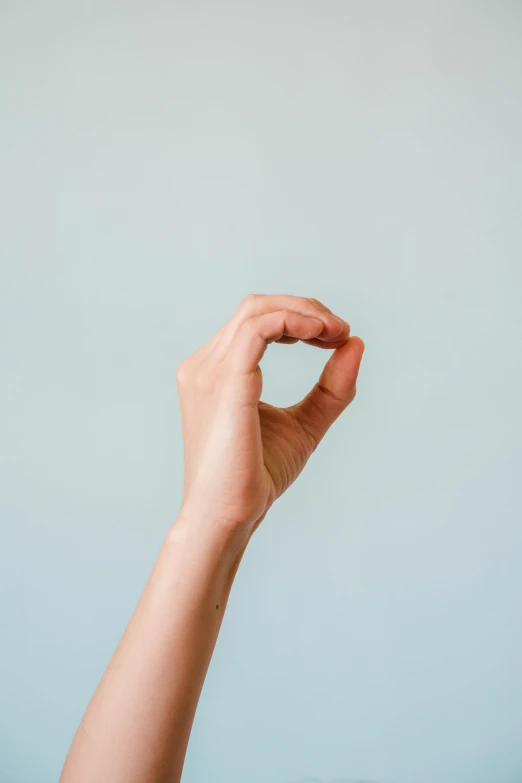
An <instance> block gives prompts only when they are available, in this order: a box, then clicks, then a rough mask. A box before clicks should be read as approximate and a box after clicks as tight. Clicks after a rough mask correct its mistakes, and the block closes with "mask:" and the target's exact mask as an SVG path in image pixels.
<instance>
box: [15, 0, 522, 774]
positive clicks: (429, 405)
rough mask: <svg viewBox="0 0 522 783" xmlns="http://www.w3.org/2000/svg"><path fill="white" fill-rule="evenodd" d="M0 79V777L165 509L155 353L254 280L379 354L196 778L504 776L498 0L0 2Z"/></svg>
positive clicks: (318, 464)
mask: <svg viewBox="0 0 522 783" xmlns="http://www.w3.org/2000/svg"><path fill="white" fill-rule="evenodd" d="M0 95H1V105H0V138H1V148H0V165H1V185H0V188H1V194H0V199H1V205H0V206H1V224H2V226H1V235H0V258H1V285H0V318H1V337H0V349H1V361H0V367H1V385H0V397H1V400H0V402H1V412H2V436H1V443H0V449H1V452H0V458H1V500H0V503H1V523H2V527H1V534H2V542H1V555H0V558H1V562H0V565H1V574H2V591H1V597H0V612H1V629H2V637H3V640H2V645H1V656H2V666H1V670H0V678H1V682H0V686H1V694H2V696H1V707H0V722H1V726H0V736H1V740H0V743H1V747H0V779H1V780H2V782H4V781H6V782H7V783H19V782H22V781H23V783H29V782H30V783H36V782H37V781H38V783H51V781H56V780H57V778H58V774H59V770H60V768H61V765H62V762H63V759H64V756H65V754H66V751H67V748H68V745H69V743H70V740H71V738H72V735H73V733H74V731H75V729H76V726H77V724H78V721H79V719H80V717H81V714H82V712H83V710H84V708H85V706H86V704H87V702H88V700H89V698H90V696H91V694H92V691H93V689H94V687H95V686H96V684H97V682H98V679H99V677H100V676H101V673H102V671H103V669H104V668H105V666H106V664H107V662H108V660H109V658H110V655H111V654H112V651H113V649H114V647H115V645H116V643H117V641H118V639H119V637H120V635H121V633H122V631H123V629H124V627H125V625H126V622H127V620H128V618H129V616H130V613H131V612H132V609H133V607H134V605H135V603H136V600H137V598H138V596H139V594H140V591H141V589H142V587H143V585H144V582H145V580H146V577H147V574H148V572H149V570H150V568H151V566H152V563H153V561H154V558H155V555H156V553H157V551H158V548H159V546H160V544H161V542H162V539H163V536H164V533H165V531H166V530H167V528H168V526H169V524H170V523H171V522H172V521H173V519H174V518H175V515H176V513H177V510H178V505H179V500H180V496H181V482H182V459H181V454H182V451H181V449H182V445H181V436H180V423H179V418H178V410H177V399H176V390H175V371H176V367H177V364H178V363H179V362H180V360H181V359H182V358H183V357H184V356H185V355H187V353H189V352H192V351H193V350H194V349H196V348H197V347H198V346H199V345H200V344H201V342H202V341H204V340H206V339H208V337H209V336H210V335H211V334H212V333H213V332H214V331H215V330H216V329H217V328H218V327H219V326H220V325H221V323H222V322H223V320H224V319H226V318H227V317H228V316H229V315H230V313H231V312H232V310H234V309H235V308H236V306H237V305H238V303H239V302H240V300H241V299H242V298H243V296H244V295H245V294H247V293H249V292H256V293H269V292H288V293H296V294H301V295H307V296H315V297H317V298H320V299H322V300H323V301H324V302H325V303H326V304H327V305H329V306H330V307H331V308H333V309H334V310H336V311H338V312H339V313H341V314H342V315H343V316H345V317H346V318H347V319H348V320H349V321H350V323H351V324H352V330H353V332H354V333H356V334H360V335H361V336H362V337H363V338H364V339H365V341H366V346H367V349H366V354H365V357H364V362H363V368H362V373H361V380H360V384H359V394H358V396H357V399H356V401H355V403H354V405H353V407H352V408H351V409H350V410H349V412H348V413H347V414H346V415H345V416H344V417H343V418H342V420H341V421H340V422H339V423H338V425H337V426H336V427H335V428H334V429H332V430H331V431H330V432H329V434H328V436H327V437H326V439H325V441H324V443H323V444H322V447H321V449H320V450H318V451H317V452H316V453H315V454H314V456H313V457H312V460H311V463H310V465H309V466H308V469H307V471H306V474H305V477H303V478H302V480H301V481H299V482H298V483H297V484H296V485H294V486H293V487H292V488H291V490H290V491H289V492H288V494H287V495H286V496H285V497H284V498H283V499H282V500H281V501H280V502H279V503H278V505H277V507H275V508H274V509H273V511H272V512H271V514H270V515H269V517H268V518H267V520H266V521H265V523H264V524H263V526H262V528H261V529H260V530H259V531H258V533H256V535H255V538H254V539H253V541H252V544H251V546H250V548H249V550H248V551H247V553H246V556H245V559H244V561H243V563H242V566H241V568H240V571H239V574H238V578H237V582H236V584H235V587H234V591H233V595H232V598H231V601H230V604H229V608H228V612H227V615H226V618H225V622H224V626H223V630H222V634H221V637H220V639H219V642H218V646H217V650H216V655H215V658H214V660H213V662H212V665H211V669H210V671H209V675H208V678H207V682H206V685H205V689H204V693H203V696H202V699H201V702H200V708H199V711H198V714H197V718H196V722H195V725H194V731H193V735H192V740H191V744H190V748H189V753H188V757H187V763H186V769H185V777H184V781H185V783H209V781H212V783H286V781H297V780H305V779H310V778H317V779H320V780H321V781H331V780H334V779H340V778H360V779H365V780H376V781H379V783H440V781H442V780H444V781H451V783H453V782H456V781H458V783H515V782H516V781H521V780H522V623H521V604H522V568H521V563H522V529H521V528H522V525H521V522H522V514H521V511H522V501H521V496H520V474H521V468H522V446H521V436H522V416H521V399H522V373H521V350H520V345H521V338H522V315H521V299H522V295H521V286H522V271H521V263H522V252H521V251H522V225H521V206H522V185H521V183H522V151H521V139H522V5H521V3H519V2H514V1H512V2H508V0H504V1H503V2H499V1H498V0H490V2H475V3H474V4H464V3H451V4H450V3H440V2H437V3H435V2H434V3H430V4H423V3H411V4H405V3H386V4H385V3H382V4H377V3H367V2H362V0H360V1H359V2H340V1H339V2H335V1H329V0H327V1H326V2H320V0H308V1H306V0H305V1H303V2H300V3H298V2H293V3H292V2H289V1H288V0H279V1H278V2H275V0H272V1H271V2H264V1H262V0H256V2H236V3H231V2H210V1H208V0H207V1H206V2H203V1H202V2H196V1H195V0H185V2H181V1H179V2H171V3H167V2H144V0H142V2H125V3H124V2H117V0H112V1H111V2H98V3H83V4H82V3H74V2H66V0H60V1H59V2H58V1H57V0H53V1H50V2H46V3H37V2H33V1H30V0H27V2H14V0H13V2H5V0H4V2H3V3H2V4H1V6H0ZM324 359H325V355H324V353H323V352H320V351H315V350H314V349H312V348H309V347H307V346H295V347H292V346H290V347H289V346H274V347H272V348H271V349H270V350H269V352H268V354H267V356H266V359H265V360H264V364H263V367H264V369H265V370H266V372H265V390H266V399H267V400H268V401H271V402H276V403H281V404H287V403H290V402H294V401H296V400H297V399H298V398H299V397H300V396H302V395H303V394H304V393H305V391H306V390H307V389H308V387H309V386H310V385H311V384H312V383H313V382H314V381H315V379H316V377H317V376H318V374H319V372H320V368H321V364H322V362H323V361H324Z"/></svg>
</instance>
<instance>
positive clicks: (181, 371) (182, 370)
mask: <svg viewBox="0 0 522 783" xmlns="http://www.w3.org/2000/svg"><path fill="white" fill-rule="evenodd" d="M188 379H189V368H188V359H183V361H182V362H181V363H180V364H179V365H178V368H177V370H176V381H177V383H178V385H179V386H186V385H187V383H188Z"/></svg>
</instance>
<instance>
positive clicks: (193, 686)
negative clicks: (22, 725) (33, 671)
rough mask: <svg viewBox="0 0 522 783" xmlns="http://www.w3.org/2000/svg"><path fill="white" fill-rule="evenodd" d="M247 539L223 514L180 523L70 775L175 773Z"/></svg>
mask: <svg viewBox="0 0 522 783" xmlns="http://www.w3.org/2000/svg"><path fill="white" fill-rule="evenodd" d="M246 543H247V539H246V538H245V534H238V533H237V532H235V533H232V532H230V531H229V530H227V528H226V527H225V526H224V525H223V524H221V523H219V522H211V521H210V520H204V521H196V520H192V519H188V518H185V517H182V518H180V519H179V520H177V522H176V523H175V524H174V525H173V527H172V528H171V530H170V531H169V533H168V534H167V536H166V538H165V541H164V543H163V546H162V549H161V552H160V554H159V557H158V559H157V562H156V564H155V566H154V569H153V572H152V574H151V576H150V578H149V581H148V583H147V586H146V588H145V590H144V592H143V595H142V597H141V599H140V601H139V604H138V606H137V608H136V610H135V612H134V615H133V616H132V619H131V621H130V623H129V625H128V627H127V630H126V631H125V634H124V635H123V637H122V640H121V642H120V644H119V645H118V648H117V649H116V652H115V653H114V656H113V658H112V660H111V662H110V664H109V666H108V668H107V671H106V672H105V674H104V676H103V679H102V681H101V682H100V684H99V686H98V688H97V690H96V692H95V694H94V696H93V698H92V701H91V703H90V705H89V707H88V709H87V711H86V713H85V715H84V717H83V720H82V722H81V725H80V727H79V729H78V732H77V734H76V736H75V738H74V741H73V744H72V746H71V749H70V751H69V755H68V757H67V760H66V763H65V766H64V769H63V772H62V777H61V783H83V782H84V781H85V783H87V781H89V782H90V781H92V780H110V781H111V783H120V781H121V783H123V782H125V783H145V782H146V783H163V782H164V781H165V782H166V781H168V783H173V782H174V781H178V780H179V779H180V777H181V771H182V767H183V761H184V758H185V753H186V747H187V743H188V739H189V735H190V730H191V727H192V722H193V719H194V714H195V711H196V707H197V703H198V700H199V696H200V693H201V689H202V686H203V682H204V679H205V675H206V672H207V669H208V665H209V662H210V659H211V656H212V652H213V649H214V646H215V643H216V639H217V635H218V632H219V629H220V626H221V621H222V618H223V612H224V609H225V606H226V603H227V600H228V596H229V592H230V588H231V585H232V582H233V578H234V576H235V573H236V570H237V567H238V565H239V562H240V560H241V556H242V554H243V551H244V549H245V546H246Z"/></svg>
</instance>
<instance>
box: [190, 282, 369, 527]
mask: <svg viewBox="0 0 522 783" xmlns="http://www.w3.org/2000/svg"><path fill="white" fill-rule="evenodd" d="M298 340H301V341H303V342H306V343H308V344H309V345H313V346H317V347H321V348H330V349H331V350H333V354H332V356H331V357H330V358H329V360H328V361H327V363H326V365H325V367H324V370H323V372H322V373H321V376H320V378H319V380H318V382H317V383H316V384H315V386H314V387H313V388H312V389H311V391H310V392H309V393H308V394H307V395H306V397H305V398H304V399H303V400H301V401H300V402H298V403H296V404H295V405H292V406H290V407H287V408H277V407H274V406H272V405H268V404H267V403H264V402H261V392H262V374H261V368H260V366H259V362H260V361H261V358H262V357H263V354H264V352H265V350H266V347H267V345H268V344H269V343H272V342H279V343H295V342H297V341H298ZM363 351H364V343H363V341H362V340H361V339H360V338H358V337H351V336H350V327H349V325H348V324H347V323H346V321H344V320H342V319H340V318H339V317H337V316H335V315H334V314H333V313H332V312H331V310H329V309H328V308H327V307H326V306H325V305H323V304H322V303H321V302H318V301H317V300H316V299H308V298H303V297H298V296H288V295H278V296H262V295H250V296H247V297H246V299H245V300H244V301H243V302H242V303H241V305H240V307H239V309H238V310H237V312H236V313H235V314H234V315H233V317H232V318H231V319H230V320H229V321H228V322H227V323H226V324H225V325H224V326H223V327H222V328H221V329H220V330H219V332H218V333H217V334H216V335H215V336H214V337H213V338H212V339H211V340H210V341H209V342H207V343H206V344H205V345H203V347H202V348H200V349H199V350H198V351H196V352H195V353H194V354H192V355H191V356H189V357H188V358H187V359H185V360H184V361H183V362H182V363H181V365H180V367H179V369H178V376H177V378H178V389H179V396H180V405H181V414H182V426H183V439H184V446H185V482H184V493H183V501H182V510H181V514H182V515H188V516H189V517H190V518H194V517H196V518H199V519H200V520H201V521H204V520H219V521H220V522H221V523H224V524H226V525H230V526H232V527H242V528H246V529H249V530H250V531H252V530H254V529H255V527H256V526H257V525H258V524H259V522H260V521H261V520H262V519H263V518H264V516H265V514H266V512H267V511H268V509H269V508H270V506H271V505H272V503H273V502H274V500H275V499H276V498H278V497H279V496H280V495H281V494H282V493H283V492H284V491H285V490H286V489H287V488H288V487H289V485H290V484H291V483H292V482H293V481H295V479H296V478H297V476H298V475H299V473H300V472H301V471H302V470H303V468H304V466H305V464H306V462H307V460H308V458H309V457H310V455H311V453H312V452H313V451H314V449H315V448H316V446H317V444H318V443H319V441H320V440H321V438H322V437H323V436H324V434H325V433H326V431H327V430H328V428H329V427H330V425H331V424H332V423H333V422H334V421H335V419H336V418H337V417H338V416H339V415H340V414H341V413H342V411H343V410H344V409H345V408H346V407H347V406H348V405H349V403H350V402H351V401H352V400H353V398H354V396H355V389H356V380H357V374H358V371H359V365H360V362H361V358H362V355H363Z"/></svg>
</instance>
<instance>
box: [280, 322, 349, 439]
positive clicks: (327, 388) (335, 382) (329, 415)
mask: <svg viewBox="0 0 522 783" xmlns="http://www.w3.org/2000/svg"><path fill="white" fill-rule="evenodd" d="M363 353H364V342H363V341H362V340H361V338H360V337H355V336H354V337H349V338H348V339H347V340H346V342H345V343H344V345H341V346H340V347H338V348H335V350H334V352H333V354H332V355H331V356H330V358H329V359H328V361H327V362H326V364H325V366H324V369H323V371H322V373H321V375H320V376H319V380H318V381H317V383H316V384H315V385H314V386H313V387H312V389H311V390H310V391H309V392H308V394H307V395H306V396H305V397H304V398H303V399H302V400H301V401H300V402H298V403H297V404H296V405H293V406H291V407H290V408H289V410H290V411H291V412H292V414H293V415H294V416H295V418H296V419H297V421H298V422H299V424H300V425H301V427H302V428H303V430H304V431H305V432H306V434H307V435H308V436H309V438H310V440H311V442H312V444H313V447H314V448H315V447H316V446H317V445H318V443H319V441H320V440H321V439H322V438H323V437H324V435H325V434H326V432H327V431H328V429H329V428H330V427H331V425H332V424H333V423H334V421H335V420H336V419H337V418H338V417H339V416H340V415H341V413H342V412H343V411H344V410H345V409H346V408H347V407H348V405H349V404H350V403H351V402H352V401H353V399H354V397H355V394H356V384H357V375H358V373H359V367H360V364H361V360H362V356H363Z"/></svg>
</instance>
